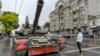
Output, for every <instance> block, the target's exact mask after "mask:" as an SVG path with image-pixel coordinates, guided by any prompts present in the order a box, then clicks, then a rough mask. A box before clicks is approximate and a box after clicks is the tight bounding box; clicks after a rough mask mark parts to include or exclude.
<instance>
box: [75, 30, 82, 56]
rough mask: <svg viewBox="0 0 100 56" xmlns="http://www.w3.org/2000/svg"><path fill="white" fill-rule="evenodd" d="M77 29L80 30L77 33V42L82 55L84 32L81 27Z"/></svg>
mask: <svg viewBox="0 0 100 56" xmlns="http://www.w3.org/2000/svg"><path fill="white" fill-rule="evenodd" d="M77 31H78V34H77V40H76V42H77V47H78V49H79V52H80V56H82V55H83V54H82V49H81V44H82V40H83V34H82V33H81V29H80V28H79V29H77Z"/></svg>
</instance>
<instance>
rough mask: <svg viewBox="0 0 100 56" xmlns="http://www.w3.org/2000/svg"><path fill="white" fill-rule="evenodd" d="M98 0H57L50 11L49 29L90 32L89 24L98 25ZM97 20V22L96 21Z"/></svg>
mask: <svg viewBox="0 0 100 56" xmlns="http://www.w3.org/2000/svg"><path fill="white" fill-rule="evenodd" d="M99 2H100V0H58V2H57V3H56V5H55V10H54V11H52V12H51V13H50V26H51V27H50V30H51V31H52V32H55V31H60V32H67V33H77V28H81V29H82V32H83V33H92V32H93V29H91V27H92V26H91V24H93V23H94V22H92V21H95V23H96V25H95V27H99V26H100V24H99V21H98V20H100V19H99V15H100V7H99V5H100V3H99ZM97 21H98V22H97Z"/></svg>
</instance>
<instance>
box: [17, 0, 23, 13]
mask: <svg viewBox="0 0 100 56" xmlns="http://www.w3.org/2000/svg"><path fill="white" fill-rule="evenodd" d="M23 1H24V0H21V3H20V7H19V11H18V14H19V13H20V10H21V8H22V5H23Z"/></svg>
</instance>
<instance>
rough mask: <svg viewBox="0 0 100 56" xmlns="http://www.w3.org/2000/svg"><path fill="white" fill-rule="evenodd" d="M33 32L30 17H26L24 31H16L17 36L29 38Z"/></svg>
mask: <svg viewBox="0 0 100 56" xmlns="http://www.w3.org/2000/svg"><path fill="white" fill-rule="evenodd" d="M30 32H31V28H30V24H29V19H28V16H26V20H25V24H23V25H22V29H20V31H15V34H19V35H21V36H27V35H29V34H30Z"/></svg>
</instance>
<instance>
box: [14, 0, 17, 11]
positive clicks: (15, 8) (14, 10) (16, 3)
mask: <svg viewBox="0 0 100 56" xmlns="http://www.w3.org/2000/svg"><path fill="white" fill-rule="evenodd" d="M16 7H17V0H15V10H14V11H15V12H16Z"/></svg>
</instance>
